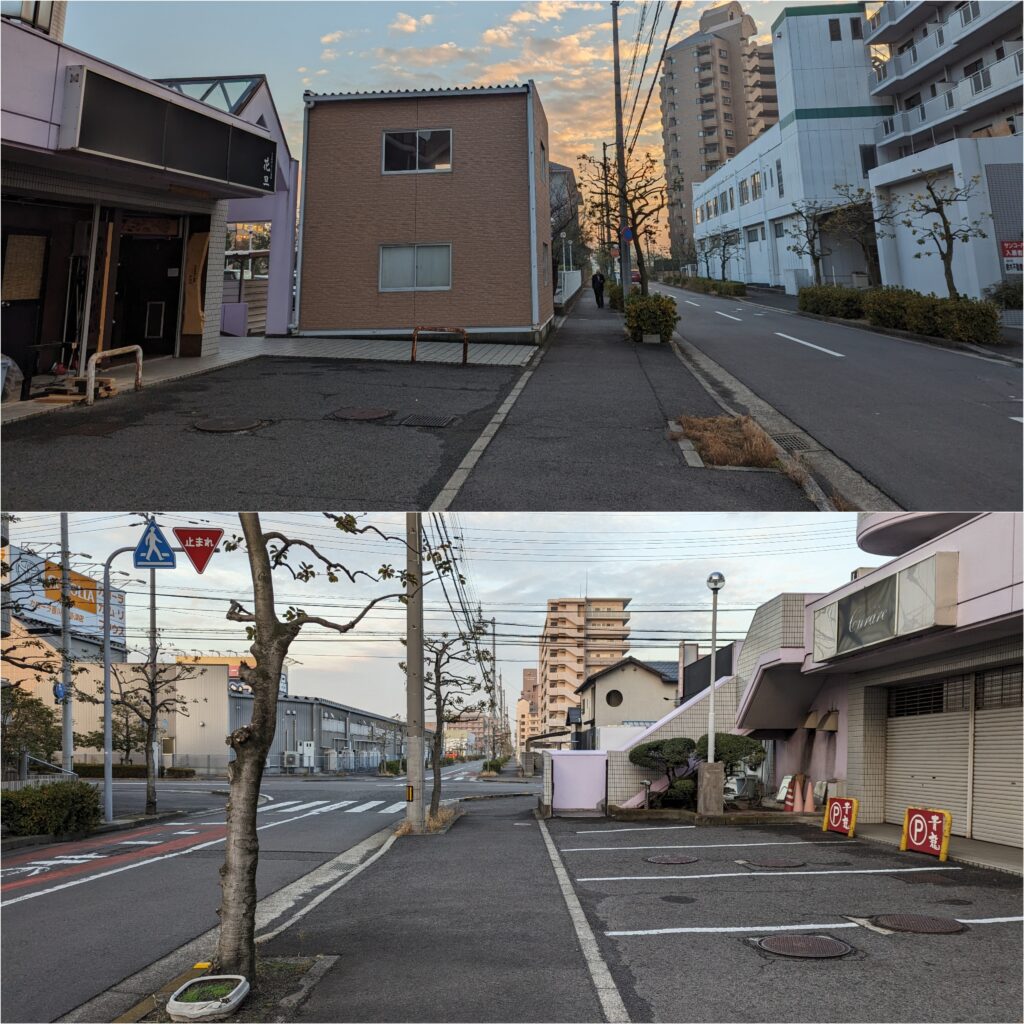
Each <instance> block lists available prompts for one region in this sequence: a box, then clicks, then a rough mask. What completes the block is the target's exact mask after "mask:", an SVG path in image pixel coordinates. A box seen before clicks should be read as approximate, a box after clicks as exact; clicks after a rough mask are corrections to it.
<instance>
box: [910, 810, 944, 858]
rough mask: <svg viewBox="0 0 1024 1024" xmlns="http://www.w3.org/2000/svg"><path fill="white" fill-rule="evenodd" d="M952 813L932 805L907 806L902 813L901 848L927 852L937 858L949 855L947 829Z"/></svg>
mask: <svg viewBox="0 0 1024 1024" xmlns="http://www.w3.org/2000/svg"><path fill="white" fill-rule="evenodd" d="M952 825H953V815H951V814H950V813H949V811H941V810H937V809H936V808H934V807H908V808H907V809H906V811H905V812H904V814H903V835H902V836H901V837H900V849H901V850H913V851H914V852H915V853H928V854H931V855H932V856H933V857H938V858H939V860H945V859H946V858H947V857H948V856H949V831H950V829H951V828H952Z"/></svg>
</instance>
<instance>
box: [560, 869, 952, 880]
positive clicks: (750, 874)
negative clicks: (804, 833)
mask: <svg viewBox="0 0 1024 1024" xmlns="http://www.w3.org/2000/svg"><path fill="white" fill-rule="evenodd" d="M960 870H961V869H960V868H954V867H941V868H833V869H829V870H827V871H784V872H781V873H780V872H778V871H722V872H718V873H715V874H711V875H610V876H609V877H607V878H577V879H576V881H577V882H687V881H693V880H695V879H699V878H758V877H759V878H790V877H792V876H793V875H899V874H910V873H913V872H920V871H960Z"/></svg>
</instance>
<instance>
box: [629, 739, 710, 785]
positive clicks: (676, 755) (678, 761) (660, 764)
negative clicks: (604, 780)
mask: <svg viewBox="0 0 1024 1024" xmlns="http://www.w3.org/2000/svg"><path fill="white" fill-rule="evenodd" d="M695 747H696V744H695V743H694V742H693V740H691V739H687V738H686V737H685V736H676V737H673V738H672V739H669V740H650V741H648V742H647V743H638V744H637V745H636V746H635V747H633V749H632V750H631V751H630V752H629V760H630V761H631V762H632V763H633V764H635V765H636V766H637V767H639V768H650V769H651V770H652V771H656V772H658V773H659V774H661V775H665V776H667V777H668V780H669V783H670V784H671V782H672V779H673V775H674V772H675V770H676V769H677V768H680V767H682V766H683V765H685V764H686V763H687V761H689V759H690V757H691V755H692V754H693V752H694V749H695Z"/></svg>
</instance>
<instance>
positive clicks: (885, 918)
mask: <svg viewBox="0 0 1024 1024" xmlns="http://www.w3.org/2000/svg"><path fill="white" fill-rule="evenodd" d="M871 920H872V922H873V923H874V924H877V925H878V927H879V928H888V929H889V930H890V931H894V932H915V933H916V934H918V935H955V934H956V933H957V932H964V931H967V928H966V926H965V925H962V924H961V923H960V922H959V921H954V920H953V918H951V917H930V916H929V915H928V914H880V915H879V916H878V917H873V918H872V919H871Z"/></svg>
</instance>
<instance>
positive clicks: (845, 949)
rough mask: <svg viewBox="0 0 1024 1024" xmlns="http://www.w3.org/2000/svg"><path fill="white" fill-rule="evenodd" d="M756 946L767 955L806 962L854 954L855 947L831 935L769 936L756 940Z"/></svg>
mask: <svg viewBox="0 0 1024 1024" xmlns="http://www.w3.org/2000/svg"><path fill="white" fill-rule="evenodd" d="M755 945H757V946H758V947H759V948H760V949H763V950H764V951H765V952H766V953H775V954H776V955H777V956H792V957H799V958H800V959H806V960H827V959H830V958H834V957H837V956H846V954H847V953H852V952H853V946H851V945H848V944H847V943H845V942H843V941H841V940H840V939H833V938H832V937H831V936H830V935H769V936H768V937H767V938H764V939H757V940H755Z"/></svg>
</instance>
